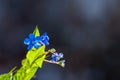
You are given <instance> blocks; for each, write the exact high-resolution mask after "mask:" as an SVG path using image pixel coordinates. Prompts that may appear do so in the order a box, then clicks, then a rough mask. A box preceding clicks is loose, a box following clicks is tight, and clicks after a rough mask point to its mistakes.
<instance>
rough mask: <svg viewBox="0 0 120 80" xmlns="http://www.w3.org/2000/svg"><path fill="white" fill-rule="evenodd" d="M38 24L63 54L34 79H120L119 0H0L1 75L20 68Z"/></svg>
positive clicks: (44, 67)
mask: <svg viewBox="0 0 120 80" xmlns="http://www.w3.org/2000/svg"><path fill="white" fill-rule="evenodd" d="M35 25H38V26H39V30H40V32H41V33H43V32H44V31H46V32H47V33H48V35H49V36H50V46H49V47H48V48H52V47H54V48H56V50H57V51H58V52H63V53H64V56H65V59H66V67H65V68H61V67H60V66H58V65H53V64H48V63H44V64H43V68H42V69H39V70H38V72H37V74H36V76H35V78H34V79H33V80H120V0H0V74H2V73H6V72H8V71H9V70H11V69H12V68H13V67H14V66H18V67H19V66H20V61H21V60H22V59H23V58H25V54H26V52H27V49H26V47H27V46H25V45H24V44H23V41H24V38H26V37H27V36H28V34H29V33H31V32H32V31H33V30H34V28H35Z"/></svg>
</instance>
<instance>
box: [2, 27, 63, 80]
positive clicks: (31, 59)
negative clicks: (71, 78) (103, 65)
mask: <svg viewBox="0 0 120 80" xmlns="http://www.w3.org/2000/svg"><path fill="white" fill-rule="evenodd" d="M33 34H34V35H35V36H40V33H39V30H38V27H37V26H36V28H35V30H34V32H33ZM45 37H46V36H45ZM47 37H48V36H47ZM45 48H46V46H45V44H42V45H41V46H40V47H39V48H34V47H33V48H32V49H30V50H28V52H27V54H26V58H25V59H23V60H22V62H21V67H20V68H19V69H16V67H15V68H13V69H12V70H11V71H10V72H8V73H6V74H2V75H0V80H31V79H32V78H33V77H34V75H35V73H36V71H37V69H38V68H42V65H43V61H45V62H48V63H53V64H58V65H60V66H62V67H64V66H65V60H62V61H57V62H52V61H51V60H46V59H45V58H46V55H47V54H48V53H51V54H53V55H54V56H55V57H54V58H53V59H56V58H58V57H59V56H58V55H59V54H58V53H56V50H55V49H54V48H52V49H50V50H48V51H45ZM54 53H56V54H57V56H56V55H55V54H54Z"/></svg>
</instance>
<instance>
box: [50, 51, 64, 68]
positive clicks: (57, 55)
mask: <svg viewBox="0 0 120 80" xmlns="http://www.w3.org/2000/svg"><path fill="white" fill-rule="evenodd" d="M51 57H52V59H51V60H50V61H51V62H53V63H54V62H58V64H59V65H61V66H62V67H64V66H65V60H61V61H59V60H60V59H61V58H63V53H57V52H55V53H53V54H52V56H51Z"/></svg>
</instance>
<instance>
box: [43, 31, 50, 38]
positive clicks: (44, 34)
mask: <svg viewBox="0 0 120 80" xmlns="http://www.w3.org/2000/svg"><path fill="white" fill-rule="evenodd" d="M43 36H44V39H45V40H49V37H48V35H47V33H46V32H44V33H43Z"/></svg>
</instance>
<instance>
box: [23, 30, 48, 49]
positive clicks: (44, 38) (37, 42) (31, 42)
mask: <svg viewBox="0 0 120 80" xmlns="http://www.w3.org/2000/svg"><path fill="white" fill-rule="evenodd" d="M48 41H49V37H48V35H47V33H46V32H45V33H43V35H41V36H35V35H34V34H33V33H31V34H29V38H25V40H24V44H26V45H28V47H27V49H28V50H30V49H32V47H34V48H36V49H38V48H39V47H40V46H42V45H46V46H48V45H49V42H48Z"/></svg>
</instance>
